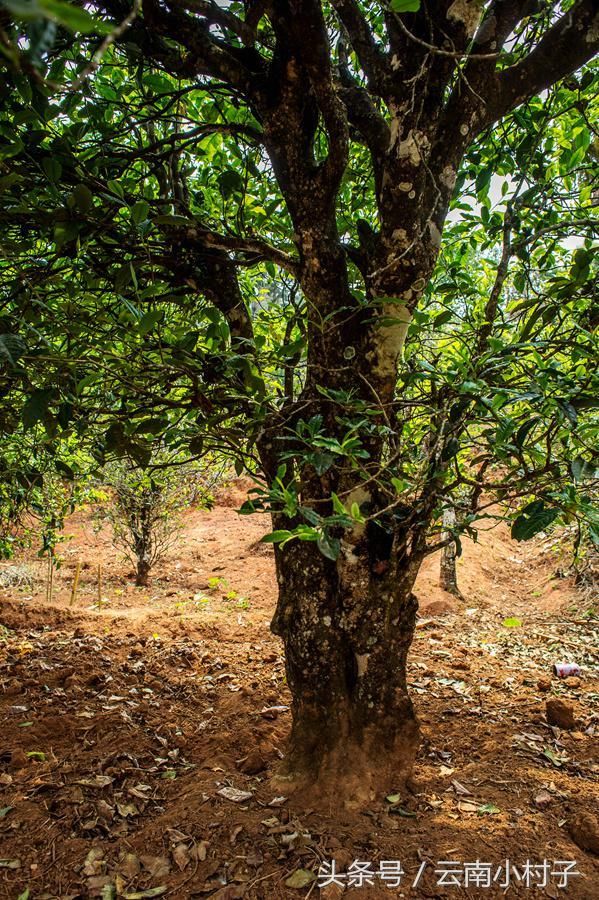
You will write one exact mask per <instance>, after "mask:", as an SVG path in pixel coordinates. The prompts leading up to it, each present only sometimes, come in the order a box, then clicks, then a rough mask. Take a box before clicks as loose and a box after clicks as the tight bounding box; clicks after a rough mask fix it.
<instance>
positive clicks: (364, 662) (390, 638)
mask: <svg viewBox="0 0 599 900" xmlns="http://www.w3.org/2000/svg"><path fill="white" fill-rule="evenodd" d="M277 557H278V559H277V563H278V565H277V569H278V579H279V603H278V607H277V611H276V614H275V617H274V619H273V623H272V628H273V631H274V632H275V633H276V634H278V635H280V636H281V637H282V639H283V641H284V644H285V651H286V666H287V680H288V684H289V687H290V690H291V692H292V695H293V724H292V731H291V736H290V741H289V748H288V753H287V755H286V758H285V762H284V773H285V775H286V776H287V777H289V778H290V780H292V781H295V782H296V783H297V784H300V785H301V786H302V787H303V788H304V789H306V788H308V787H309V786H310V785H312V786H315V787H316V789H317V792H318V794H319V795H320V796H323V795H324V796H326V797H327V799H328V800H329V801H333V802H335V801H339V800H343V801H347V802H350V803H351V802H354V803H356V804H361V803H364V802H368V801H369V800H371V799H373V797H375V796H376V795H377V794H380V795H384V793H385V792H389V791H390V790H400V791H401V790H403V789H404V787H405V785H406V782H407V781H408V779H409V777H410V774H411V770H412V766H413V762H414V758H415V755H416V751H417V748H418V742H419V729H418V723H417V720H416V717H415V713H414V709H413V707H412V703H411V700H410V698H409V696H408V692H407V686H406V661H407V655H408V650H409V647H410V643H411V641H412V635H413V631H414V625H415V618H416V609H417V602H416V599H415V597H414V595H413V594H412V592H411V587H412V584H413V581H414V578H415V571H414V566H412V567H409V568H408V570H406V571H404V572H403V573H401V574H400V575H399V577H398V572H397V566H396V565H395V564H394V562H393V561H391V564H390V565H389V568H388V570H387V571H386V572H384V573H383V574H382V575H380V574H376V573H375V572H374V571H373V568H374V569H377V568H378V569H380V568H381V566H380V563H379V565H378V566H377V565H376V564H373V560H372V558H370V559H369V558H368V556H366V557H364V556H362V555H361V554H360V551H359V550H358V548H356V547H353V548H352V547H347V548H346V549H345V550H344V551H343V552H342V555H341V557H340V558H339V560H337V562H332V561H331V560H328V559H326V558H325V557H324V556H322V555H321V553H320V551H319V550H318V548H317V547H316V545H315V544H313V543H300V542H295V543H293V542H292V543H290V544H289V545H287V546H286V547H285V548H284V549H283V550H279V551H278V552H277Z"/></svg>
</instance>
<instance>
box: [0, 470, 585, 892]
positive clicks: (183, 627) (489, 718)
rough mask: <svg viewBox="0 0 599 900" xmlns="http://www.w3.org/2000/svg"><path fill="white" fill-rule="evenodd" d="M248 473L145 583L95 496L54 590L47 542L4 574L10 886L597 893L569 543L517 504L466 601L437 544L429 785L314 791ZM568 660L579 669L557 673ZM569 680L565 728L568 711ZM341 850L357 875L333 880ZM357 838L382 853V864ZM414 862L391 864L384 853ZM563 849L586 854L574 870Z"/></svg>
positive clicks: (580, 632) (2, 823) (426, 650)
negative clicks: (328, 802) (561, 558)
mask: <svg viewBox="0 0 599 900" xmlns="http://www.w3.org/2000/svg"><path fill="white" fill-rule="evenodd" d="M242 494H243V486H239V488H238V489H233V490H232V491H231V492H230V493H229V495H227V497H225V498H221V503H220V505H218V506H217V507H216V508H215V509H214V510H213V511H212V512H206V511H200V510H192V511H190V512H189V513H188V514H187V515H186V518H185V523H184V530H183V531H182V534H181V538H180V540H179V542H178V545H177V549H176V552H173V553H171V554H170V556H169V558H168V559H167V560H166V561H165V562H164V563H163V564H161V565H160V566H159V567H158V569H157V571H156V572H155V573H154V576H153V578H152V582H151V585H150V587H149V588H146V589H142V588H136V587H134V586H133V582H132V578H131V574H132V573H131V571H130V569H131V566H130V564H128V563H127V562H125V561H123V560H122V559H121V558H120V556H119V554H118V551H115V549H114V548H113V546H112V543H111V536H110V533H109V532H107V531H100V532H99V533H96V532H95V530H94V527H93V522H92V517H91V515H90V513H89V512H88V511H80V512H78V513H76V514H75V515H74V516H73V517H72V518H71V519H70V520H69V522H68V525H67V528H66V529H65V537H66V540H65V541H64V543H63V544H61V546H60V554H61V556H62V558H63V565H62V568H61V569H60V571H59V572H58V573H57V574H56V575H55V579H54V593H53V597H52V599H51V600H48V599H47V598H46V585H45V583H44V582H45V569H44V567H43V565H42V564H41V563H39V562H36V558H35V553H34V551H33V550H32V551H31V552H30V553H27V554H23V556H22V557H21V558H20V559H19V560H18V561H17V562H18V563H19V564H20V565H26V566H27V567H28V571H29V572H31V573H33V576H34V580H33V583H32V584H27V583H24V584H22V585H21V586H20V587H17V586H15V587H10V588H5V589H2V590H0V725H1V732H0V897H6V898H10V900H17V898H18V897H29V898H32V900H42V898H62V900H66V898H79V897H84V898H86V897H103V898H112V897H124V898H130V900H135V898H143V897H153V896H154V897H159V896H164V897H173V898H186V897H200V898H201V897H215V898H218V900H235V898H240V897H244V898H248V900H253V898H257V900H262V898H264V900H271V898H272V900H278V898H301V897H312V898H314V900H316V898H318V897H323V898H325V897H326V898H333V897H340V896H343V897H344V898H347V900H352V898H357V900H370V898H388V897H416V898H435V897H453V896H456V897H457V896H459V897H483V896H484V897H499V896H504V895H507V896H518V897H519V896H529V895H530V896H548V897H552V898H555V897H558V896H561V895H567V896H568V897H572V898H580V900H593V898H599V856H598V855H597V853H598V852H599V848H598V846H597V841H599V837H598V836H597V833H596V832H594V831H593V829H594V827H595V826H596V820H595V821H594V820H593V816H595V815H596V814H597V809H598V806H599V804H598V803H597V799H598V790H597V784H598V781H599V760H598V759H597V756H596V750H597V733H598V731H599V704H598V703H597V701H598V699H599V678H598V668H597V661H598V650H599V646H598V645H599V641H598V634H599V622H598V621H597V619H596V618H593V617H592V616H589V615H588V605H589V604H588V597H586V598H584V600H583V598H581V597H580V596H579V595H578V594H577V592H576V589H575V587H574V585H573V584H572V583H571V582H570V581H569V580H568V579H564V578H562V577H559V576H558V575H557V574H556V570H557V569H558V560H557V557H556V556H555V554H554V551H553V549H552V542H551V541H547V540H546V541H542V540H541V541H537V542H535V543H532V544H526V545H522V544H516V543H514V542H512V541H511V540H510V538H509V536H508V533H507V531H506V529H505V528H504V527H503V526H499V527H497V528H495V529H493V530H490V531H487V532H484V533H482V534H481V536H480V541H479V543H478V544H473V543H471V542H469V541H465V542H464V555H463V557H462V558H461V560H460V561H459V563H458V578H459V582H460V586H461V590H462V592H463V595H464V600H463V601H459V600H456V599H455V598H452V597H449V596H448V595H446V594H444V593H443V592H442V591H441V590H440V589H439V588H438V587H437V578H438V564H439V562H438V558H435V557H432V558H431V559H430V560H429V561H428V562H427V564H426V565H425V567H424V570H423V572H422V574H421V576H420V578H419V580H418V584H417V590H416V593H417V595H418V597H419V599H420V603H421V618H420V620H419V622H418V628H417V631H416V637H415V641H414V646H413V650H412V654H411V667H410V673H411V674H410V687H411V691H412V695H413V697H414V700H415V703H416V706H417V710H418V714H419V717H420V720H421V724H422V730H423V736H424V740H423V744H422V748H421V753H420V757H419V760H418V765H417V770H416V777H415V784H414V790H413V793H411V794H409V795H406V796H403V797H399V796H394V795H390V797H389V799H386V798H384V797H381V798H379V799H378V800H377V801H376V802H373V804H372V807H371V808H370V809H368V810H366V811H362V812H355V811H352V810H351V809H345V808H341V809H321V808H320V809H310V808H307V805H306V803H305V802H302V797H301V796H298V795H293V796H292V797H289V798H284V797H281V796H276V795H275V792H274V791H273V789H272V788H271V785H270V780H269V779H270V776H271V775H272V774H273V773H274V772H275V770H276V766H277V762H278V761H279V759H280V758H281V756H282V754H283V753H284V749H285V738H286V735H287V733H288V728H289V710H288V705H289V695H288V691H287V689H286V685H285V673H284V663H283V657H282V651H281V644H280V642H279V641H278V639H276V638H275V637H273V636H272V635H271V634H270V632H269V627H268V626H269V620H270V617H271V615H272V612H273V609H274V604H275V594H276V583H275V578H274V566H273V558H272V550H271V548H269V547H268V545H264V544H259V543H258V541H259V538H260V537H261V535H262V534H263V533H264V532H265V531H266V530H268V524H267V522H266V520H265V519H264V518H260V517H258V516H253V517H241V516H239V515H238V514H237V513H236V511H235V507H236V505H237V504H238V502H240V500H241V499H243V497H242ZM78 562H79V563H80V564H81V566H82V570H81V579H80V584H79V589H78V592H77V595H76V597H75V600H74V602H73V603H72V605H71V604H70V598H71V589H72V584H73V577H74V572H75V569H76V566H77V563H78ZM3 566H4V564H3ZM98 566H100V586H99V587H100V589H99V592H98ZM506 618H507V619H510V618H512V619H514V618H516V619H520V620H521V622H522V624H521V625H519V626H518V625H517V623H514V622H512V623H511V624H512V625H514V624H515V625H516V627H509V623H508V624H503V623H504V621H505V620H506ZM563 660H568V661H569V660H575V661H576V662H578V663H579V664H580V666H581V667H582V675H581V677H580V678H573V679H572V678H571V679H566V680H564V679H558V678H556V677H555V676H554V675H553V674H552V663H553V662H555V661H563ZM560 699H561V700H562V701H564V703H565V704H566V712H565V713H564V708H563V707H562V706H561V705H560V704H557V705H556V704H555V703H554V704H553V707H552V714H551V715H550V718H551V719H552V721H553V722H556V721H557V720H558V719H559V720H560V721H561V719H560V716H562V718H563V715H565V716H566V719H567V718H568V715H573V717H574V720H573V721H570V722H567V721H562V722H561V724H566V725H568V727H567V728H561V727H558V725H556V724H552V723H551V722H548V721H547V715H546V703H547V701H548V700H554V701H555V700H560ZM550 706H551V704H550ZM560 710H561V713H560ZM562 714H563V715H562ZM239 792H242V793H239ZM575 838H576V841H577V842H578V843H576V842H575ZM579 844H580V845H582V847H581V846H579ZM583 848H585V849H583ZM331 860H335V862H336V868H337V871H339V872H341V873H345V877H344V876H343V875H342V876H341V879H340V881H341V885H342V886H329V887H325V888H322V889H321V887H320V885H319V882H318V881H316V880H314V873H315V872H317V871H318V869H319V866H321V865H324V864H326V863H330V861H331ZM354 860H358V861H361V862H363V863H364V862H370V863H371V869H370V871H371V875H369V876H368V878H366V876H364V878H363V879H362V880H363V881H364V882H365V883H364V884H362V885H360V880H361V876H359V875H358V874H356V873H357V871H358V869H357V868H356V866H353V867H352V863H353V861H354ZM508 860H509V863H507V862H506V861H508ZM527 860H528V861H530V863H533V864H535V865H536V866H537V868H536V869H533V868H532V867H531V865H530V864H529V865H528V867H527V865H526V863H527ZM544 860H547V861H548V863H549V864H550V865H549V867H548V869H546V870H543V868H542V863H543V861H544ZM381 861H382V862H383V866H382V867H381ZM397 861H401V866H402V868H403V872H404V874H403V875H402V876H401V880H400V884H399V885H398V886H397V885H396V886H393V884H394V883H395V884H396V882H394V880H393V878H392V876H391V875H390V874H388V875H387V877H386V878H381V877H380V874H381V872H382V873H390V872H392V870H393V866H392V865H391V864H393V863H395V864H396V863H397ZM448 861H453V864H454V870H455V871H454V875H453V878H454V881H457V882H458V884H452V882H451V877H452V876H450V875H448V874H447V871H448V869H451V866H450V864H449V862H448ZM477 861H479V866H478V869H475V868H474V867H473V866H472V865H471V866H466V867H465V866H464V864H468V863H470V864H474V863H476V862H477ZM556 861H557V863H560V861H561V862H563V861H576V870H577V871H578V873H580V874H578V875H576V876H572V877H571V878H568V877H566V881H567V886H566V887H565V888H562V887H560V884H561V883H563V880H564V879H563V878H562V876H561V875H560V872H563V871H564V866H560V865H558V864H557V863H556ZM385 862H387V863H388V866H387V868H386V867H385V865H384V864H385ZM514 867H515V868H514ZM323 871H324V870H323ZM444 871H445V873H446V874H445V875H444V874H443V872H444ZM489 871H490V873H491V874H490V876H489ZM348 872H349V873H350V874H351V873H354V874H353V875H352V877H351V878H350V877H348ZM476 872H479V873H482V874H478V875H477V874H476ZM506 872H507V873H508V874H507V875H506ZM489 877H490V879H491V883H490V886H485V882H486V879H487V878H489ZM493 879H495V880H493ZM508 880H509V886H508ZM368 881H371V882H372V883H371V884H369V883H368ZM414 882H417V884H416V886H413V885H414ZM544 882H546V884H544ZM295 884H297V885H298V886H297V887H294V886H293V885H295ZM458 885H460V886H458ZM27 891H29V893H27Z"/></svg>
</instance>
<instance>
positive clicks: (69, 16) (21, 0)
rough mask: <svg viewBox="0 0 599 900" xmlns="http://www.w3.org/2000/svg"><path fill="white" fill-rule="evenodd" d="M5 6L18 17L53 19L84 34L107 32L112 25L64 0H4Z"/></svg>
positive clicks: (70, 29)
mask: <svg viewBox="0 0 599 900" xmlns="http://www.w3.org/2000/svg"><path fill="white" fill-rule="evenodd" d="M2 2H3V4H4V6H5V7H6V8H7V9H8V10H9V11H10V12H11V13H12V14H13V15H14V17H15V18H16V19H20V20H21V21H25V22H35V21H36V20H37V19H51V20H52V21H53V22H56V23H57V24H58V25H62V26H63V27H64V28H66V29H68V31H72V32H76V31H80V32H82V33H83V34H91V33H92V32H95V33H97V34H107V33H108V32H109V31H110V26H109V25H107V24H106V23H105V22H101V21H99V20H98V19H94V17H93V16H91V15H90V14H89V13H88V12H87V11H86V10H85V9H82V8H81V7H80V6H74V5H73V4H71V3H64V2H62V0H2Z"/></svg>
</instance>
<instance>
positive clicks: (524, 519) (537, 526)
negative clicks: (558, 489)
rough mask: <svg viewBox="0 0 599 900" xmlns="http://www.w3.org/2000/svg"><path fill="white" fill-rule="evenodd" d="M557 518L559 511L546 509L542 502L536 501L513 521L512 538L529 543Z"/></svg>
mask: <svg viewBox="0 0 599 900" xmlns="http://www.w3.org/2000/svg"><path fill="white" fill-rule="evenodd" d="M539 504H540V505H539ZM558 516H559V509H547V508H546V507H545V505H544V503H543V501H542V500H536V501H534V503H531V504H529V505H528V506H527V507H525V508H524V509H523V510H522V512H521V514H520V515H519V516H518V517H517V519H516V520H515V521H514V523H513V525H512V531H511V534H512V537H513V538H514V539H515V540H517V541H529V540H530V539H531V538H532V537H534V535H535V534H538V533H539V532H540V531H544V530H545V529H546V528H548V527H549V525H551V523H552V522H553V521H555V519H556V518H557V517H558Z"/></svg>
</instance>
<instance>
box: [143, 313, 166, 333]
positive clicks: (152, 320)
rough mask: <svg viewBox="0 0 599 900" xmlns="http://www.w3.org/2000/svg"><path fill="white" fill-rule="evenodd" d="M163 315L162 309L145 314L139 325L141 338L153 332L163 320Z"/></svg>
mask: <svg viewBox="0 0 599 900" xmlns="http://www.w3.org/2000/svg"><path fill="white" fill-rule="evenodd" d="M163 315H164V313H163V310H161V309H150V310H148V312H147V313H144V314H143V316H142V317H141V319H140V320H139V322H138V324H137V327H138V329H139V333H140V334H141V336H142V337H145V335H146V334H148V333H149V332H150V331H152V330H153V329H154V328H155V327H156V325H158V323H159V322H160V321H161V320H162V317H163Z"/></svg>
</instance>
